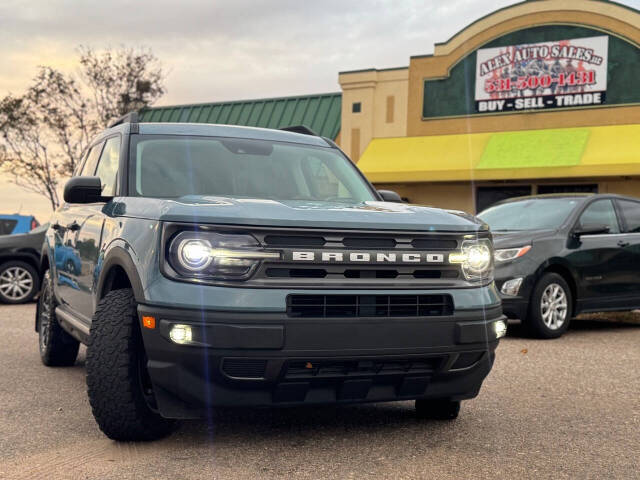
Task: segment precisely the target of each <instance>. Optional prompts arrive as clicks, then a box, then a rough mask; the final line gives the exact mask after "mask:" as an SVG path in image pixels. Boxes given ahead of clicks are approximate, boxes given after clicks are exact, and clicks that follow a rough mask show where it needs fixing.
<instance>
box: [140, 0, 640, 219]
mask: <svg viewBox="0 0 640 480" xmlns="http://www.w3.org/2000/svg"><path fill="white" fill-rule="evenodd" d="M399 62H406V60H404V61H403V60H402V59H399ZM408 63H409V65H408V66H401V67H398V68H387V69H382V70H378V69H375V68H370V69H366V70H357V71H346V72H340V73H339V74H338V80H339V84H340V87H341V92H338V93H330V94H322V95H308V96H297V97H285V98H270V99H260V100H244V101H232V102H220V103H204V104H197V105H182V106H172V107H157V108H152V109H149V110H147V111H145V112H143V113H142V121H175V122H207V123H223V124H233V125H249V126H259V127H267V128H280V127H284V126H290V125H306V126H308V127H309V128H311V129H312V130H314V131H315V132H317V133H318V134H321V135H323V136H326V137H329V138H332V139H334V140H335V141H336V143H338V144H339V145H340V146H341V148H342V149H343V150H344V151H345V152H346V153H347V154H348V155H349V156H350V157H351V158H352V160H353V161H354V162H357V164H358V166H359V168H360V169H361V170H362V171H363V172H364V173H365V175H366V176H367V177H368V178H369V179H370V180H371V181H372V182H373V183H374V184H375V185H376V186H377V187H378V188H387V189H392V190H396V191H397V192H399V193H400V194H401V195H402V196H403V197H404V198H406V199H407V200H409V201H410V202H412V203H420V204H427V205H433V206H437V207H445V208H454V209H459V210H465V211H468V212H477V211H479V210H482V209H483V208H484V207H486V206H488V205H490V204H492V203H494V202H495V201H498V200H501V199H504V198H508V197H511V196H518V195H529V194H536V193H555V192H599V193H620V194H626V195H635V196H640V12H639V11H638V10H635V9H633V8H630V7H627V6H623V5H621V4H618V3H615V2H608V1H594V0H538V1H526V2H522V3H518V4H516V5H513V6H511V7H507V8H504V9H501V10H497V11H495V12H493V13H491V14H489V15H487V16H485V17H483V18H481V19H478V20H477V21H475V22H474V23H472V24H470V25H468V26H467V27H465V28H464V29H463V30H461V31H460V32H458V33H456V34H455V35H454V36H453V37H451V38H450V39H449V40H447V41H446V42H444V43H438V44H436V45H435V49H434V53H433V54H430V55H419V56H414V57H411V58H410V59H408Z"/></svg>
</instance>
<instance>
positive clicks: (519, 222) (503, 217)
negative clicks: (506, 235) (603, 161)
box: [478, 198, 581, 232]
mask: <svg viewBox="0 0 640 480" xmlns="http://www.w3.org/2000/svg"><path fill="white" fill-rule="evenodd" d="M580 201H581V200H579V199H572V198H535V199H529V200H521V201H517V202H509V203H503V204H502V205H496V206H495V207H490V208H488V209H486V210H485V211H484V212H482V213H480V214H479V215H478V217H479V218H480V219H481V220H483V221H484V222H485V223H487V224H488V225H489V226H490V227H491V230H493V231H494V232H499V231H514V230H548V229H554V228H558V227H559V226H560V225H562V223H563V222H564V221H565V220H566V218H567V217H568V216H569V214H570V213H571V211H572V210H573V209H574V208H575V207H576V205H578V203H580Z"/></svg>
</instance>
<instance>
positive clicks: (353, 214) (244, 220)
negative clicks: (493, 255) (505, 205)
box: [114, 196, 488, 232]
mask: <svg viewBox="0 0 640 480" xmlns="http://www.w3.org/2000/svg"><path fill="white" fill-rule="evenodd" d="M114 214H115V215H118V216H126V217H136V218H147V219H153V220H161V221H167V222H169V221H171V222H188V223H220V224H229V225H255V226H276V227H307V228H356V229H373V230H396V229H400V230H424V231H431V230H432V231H435V230H438V231H458V232H459V231H463V232H475V231H486V230H488V227H487V226H486V224H484V223H483V222H481V221H480V220H478V219H476V218H475V217H471V216H468V215H465V214H459V213H455V212H453V213H452V212H447V211H445V210H440V209H437V208H430V207H420V206H415V205H406V204H401V203H390V202H365V203H362V204H358V205H345V204H344V203H338V202H335V203H331V202H310V201H298V200H291V201H276V200H266V199H238V198H233V199H232V198H226V197H200V196H187V197H182V198H179V199H171V200H168V199H157V198H155V199H154V198H135V197H128V198H127V199H126V203H124V202H118V201H117V199H116V202H115V204H114Z"/></svg>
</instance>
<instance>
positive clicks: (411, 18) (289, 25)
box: [0, 0, 640, 221]
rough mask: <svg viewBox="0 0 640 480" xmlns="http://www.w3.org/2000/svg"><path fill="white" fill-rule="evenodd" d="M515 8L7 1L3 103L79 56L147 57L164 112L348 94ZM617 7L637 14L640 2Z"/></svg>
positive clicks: (294, 0) (7, 207)
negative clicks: (42, 73)
mask: <svg viewBox="0 0 640 480" xmlns="http://www.w3.org/2000/svg"><path fill="white" fill-rule="evenodd" d="M514 3H518V2H515V1H510V0H482V1H478V0H422V1H418V0H322V1H312V0H306V1H303V0H251V1H249V0H224V1H223V0H173V1H167V0H137V1H124V0H109V1H77V0H30V1H29V2H26V1H18V0H2V3H0V97H2V96H4V95H6V94H7V93H13V94H20V93H21V92H22V91H23V90H24V89H25V87H26V86H27V85H28V84H29V82H30V80H31V79H32V78H33V76H34V75H35V73H36V70H37V67H38V65H50V66H53V67H56V68H58V69H60V70H63V71H66V72H70V73H73V72H74V71H75V70H76V68H77V62H76V60H77V48H78V46H79V45H86V46H90V47H92V48H95V49H96V50H99V49H101V48H105V47H120V46H127V47H138V46H141V47H148V48H151V50H152V51H153V52H154V54H155V55H156V56H157V57H158V58H159V59H160V61H161V62H162V63H163V65H164V67H165V71H166V74H167V77H166V87H167V93H166V94H165V96H164V97H163V98H162V99H161V101H159V102H158V103H157V105H171V104H184V103H199V102H209V101H220V100H240V99H248V98H264V97H273V96H286V95H297V94H309V93H324V92H336V91H340V86H339V85H338V72H340V71H345V70H356V69H361V68H372V67H375V68H386V67H397V66H406V65H407V64H408V62H409V57H410V56H411V55H422V54H428V53H432V52H433V46H434V44H435V43H439V42H445V41H446V40H448V39H449V38H450V37H451V36H452V35H454V34H455V33H456V32H458V31H459V30H461V29H462V28H463V27H465V26H466V25H467V24H469V23H471V22H473V21H474V20H476V19H478V18H480V17H482V16H484V15H487V14H489V13H491V12H492V11H494V10H496V9H498V8H502V7H505V6H508V5H511V4H514ZM620 3H623V4H626V5H630V6H633V7H635V8H640V0H627V1H622V2H620ZM18 209H21V212H22V213H24V214H27V213H33V214H35V215H36V216H37V217H38V219H39V220H40V221H46V219H47V218H48V217H49V216H50V214H51V210H50V208H49V207H48V204H47V201H46V200H45V199H44V198H43V197H38V196H36V195H33V194H27V193H25V192H24V191H23V190H21V189H19V188H17V187H15V186H13V185H11V184H10V183H9V182H8V180H7V177H6V176H5V177H2V176H1V175H0V213H14V212H16V211H18Z"/></svg>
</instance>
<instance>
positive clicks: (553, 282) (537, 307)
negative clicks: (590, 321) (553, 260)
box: [523, 272, 573, 339]
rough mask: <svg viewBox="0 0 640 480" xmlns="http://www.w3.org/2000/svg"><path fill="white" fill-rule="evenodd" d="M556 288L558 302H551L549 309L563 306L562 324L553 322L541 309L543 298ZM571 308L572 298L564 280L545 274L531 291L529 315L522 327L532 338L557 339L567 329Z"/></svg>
mask: <svg viewBox="0 0 640 480" xmlns="http://www.w3.org/2000/svg"><path fill="white" fill-rule="evenodd" d="M556 287H558V288H559V290H558V292H559V293H558V294H556V295H557V296H558V300H557V301H556V302H557V303H553V302H552V305H553V307H551V308H556V309H558V308H559V305H561V304H564V318H563V319H562V323H560V322H559V321H558V319H557V318H556V319H555V320H554V319H553V318H550V317H549V313H548V312H547V311H546V310H545V308H544V307H543V298H544V297H545V295H547V297H548V296H549V293H550V292H552V291H553V290H554V289H555V288H556ZM562 296H563V297H562ZM562 298H564V301H563V302H561V299H562ZM572 306H573V297H572V295H571V288H569V285H568V284H567V282H566V281H565V279H564V278H563V277H561V276H560V275H558V274H557V273H551V272H549V273H545V274H544V275H543V276H542V277H541V278H540V280H538V283H536V286H535V287H534V289H533V293H532V294H531V299H530V300H529V313H528V315H527V319H526V321H525V322H523V326H524V327H525V329H526V331H527V333H529V335H531V336H532V337H534V338H545V339H549V338H558V337H560V336H561V335H562V334H563V333H564V332H566V331H567V329H568V328H569V322H570V321H571V316H572V315H573V308H572ZM548 309H549V308H547V310H548ZM552 316H553V315H552Z"/></svg>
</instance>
